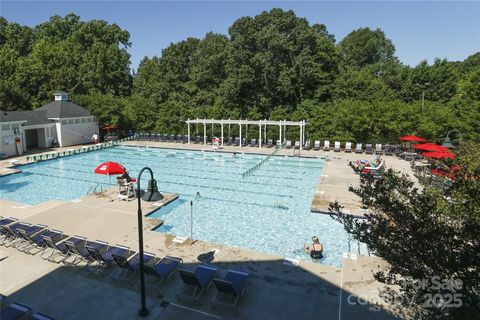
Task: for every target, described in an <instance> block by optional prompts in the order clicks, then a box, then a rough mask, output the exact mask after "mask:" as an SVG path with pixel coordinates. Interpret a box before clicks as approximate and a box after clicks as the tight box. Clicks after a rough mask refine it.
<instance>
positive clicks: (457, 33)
mask: <svg viewBox="0 0 480 320" xmlns="http://www.w3.org/2000/svg"><path fill="white" fill-rule="evenodd" d="M272 8H282V9H284V10H293V11H294V12H295V13H296V15H297V16H299V17H304V18H306V19H307V20H308V21H309V23H310V24H314V23H321V24H324V25H326V26H327V30H328V32H329V33H331V34H333V35H335V39H336V40H337V42H338V41H341V40H342V38H343V37H345V36H346V35H347V34H348V33H350V32H351V31H353V30H355V29H357V28H361V27H369V28H371V29H376V28H380V29H382V30H383V31H384V32H385V34H386V36H387V38H389V39H390V40H392V42H393V44H394V45H395V48H396V55H397V56H398V58H399V59H400V61H401V62H403V63H404V64H406V65H410V66H415V65H417V64H418V63H419V62H420V61H422V60H427V61H428V62H429V63H433V61H434V59H435V58H442V59H443V58H446V59H448V60H452V61H459V60H464V59H465V58H467V57H468V56H470V55H472V54H473V53H476V52H479V51H480V0H475V1H465V2H463V1H425V2H417V1H398V2H397V1H390V0H387V1H383V2H382V1H358V0H357V1H336V2H331V1H296V2H289V1H111V0H103V1H4V0H0V14H1V16H3V17H4V18H6V19H7V20H8V21H9V22H17V23H19V24H22V25H27V26H35V25H37V24H39V23H42V22H44V21H47V20H48V19H49V18H50V17H51V16H53V15H61V16H64V15H66V14H68V13H71V12H73V13H75V14H77V15H79V16H80V17H81V19H82V20H90V19H101V20H105V21H108V22H109V23H116V24H118V25H119V26H120V27H121V28H123V29H126V30H128V31H129V32H130V36H131V37H130V40H131V42H132V46H131V47H130V48H129V49H128V51H129V53H130V54H131V61H132V68H133V69H136V68H137V66H138V63H139V62H140V60H141V59H142V58H143V57H145V56H149V57H151V56H154V55H157V56H159V55H161V52H162V49H163V48H165V47H167V46H168V45H169V44H170V43H175V42H178V41H182V40H184V39H186V38H188V37H197V38H203V37H204V36H205V34H206V33H207V32H209V31H213V32H217V33H221V34H228V28H229V27H230V26H231V25H232V24H233V22H234V21H235V20H237V19H238V18H240V17H243V16H255V15H258V14H260V13H261V12H262V11H265V10H270V9H272Z"/></svg>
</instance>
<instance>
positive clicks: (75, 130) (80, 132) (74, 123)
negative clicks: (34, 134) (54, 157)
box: [57, 117, 98, 147]
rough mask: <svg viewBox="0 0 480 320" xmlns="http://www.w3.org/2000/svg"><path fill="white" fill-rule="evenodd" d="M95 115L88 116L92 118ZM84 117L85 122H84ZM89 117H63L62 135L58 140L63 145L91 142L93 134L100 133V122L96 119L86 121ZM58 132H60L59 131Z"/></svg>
mask: <svg viewBox="0 0 480 320" xmlns="http://www.w3.org/2000/svg"><path fill="white" fill-rule="evenodd" d="M92 118H93V117H88V119H91V120H92ZM82 119H83V120H84V121H85V122H82ZM86 119H87V118H85V117H79V118H70V119H62V120H61V127H60V136H59V139H58V141H59V142H60V145H61V146H62V147H68V146H73V145H76V144H82V143H89V142H90V139H91V138H92V135H93V134H94V133H95V132H96V133H98V124H97V122H96V121H94V120H92V121H91V122H87V121H86ZM57 134H58V133H57Z"/></svg>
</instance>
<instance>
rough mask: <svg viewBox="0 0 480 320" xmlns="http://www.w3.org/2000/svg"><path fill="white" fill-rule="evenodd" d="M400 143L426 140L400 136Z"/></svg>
mask: <svg viewBox="0 0 480 320" xmlns="http://www.w3.org/2000/svg"><path fill="white" fill-rule="evenodd" d="M400 140H402V141H417V142H427V140H425V139H423V138H420V137H417V136H402V137H400Z"/></svg>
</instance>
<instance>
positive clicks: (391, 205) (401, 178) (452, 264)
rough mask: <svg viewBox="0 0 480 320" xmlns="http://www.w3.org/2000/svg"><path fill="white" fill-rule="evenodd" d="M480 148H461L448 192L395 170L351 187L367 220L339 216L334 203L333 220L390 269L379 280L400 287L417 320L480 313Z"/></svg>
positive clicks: (446, 189) (332, 208)
mask: <svg viewBox="0 0 480 320" xmlns="http://www.w3.org/2000/svg"><path fill="white" fill-rule="evenodd" d="M479 150H480V144H478V143H472V142H468V143H467V142H465V143H464V144H462V148H461V150H460V152H459V154H458V156H457V157H456V158H455V160H454V162H453V163H451V164H450V166H451V167H453V166H454V165H455V166H457V168H458V169H457V170H455V171H452V173H453V174H454V176H455V179H454V180H453V181H452V182H451V185H450V186H449V187H448V188H445V189H443V188H438V187H434V186H432V185H422V186H421V187H419V186H418V185H416V184H415V183H414V182H413V181H411V180H410V179H409V178H408V177H407V176H406V175H401V174H400V173H399V172H395V171H393V170H392V169H389V170H388V171H387V172H386V174H385V176H384V179H383V180H382V181H379V182H374V181H373V180H372V179H370V180H368V181H367V182H366V183H364V184H363V185H361V186H360V187H359V188H351V191H352V192H354V193H355V194H357V195H358V196H360V197H361V199H362V202H363V204H364V205H366V206H368V207H369V208H370V209H371V213H370V214H367V215H366V217H365V219H364V220H358V219H355V218H354V217H353V216H351V215H338V214H339V213H340V209H341V207H340V204H338V203H335V204H332V205H331V211H332V212H333V213H335V214H334V215H332V217H333V218H334V219H336V220H339V221H341V222H342V223H343V224H344V227H345V230H346V231H347V232H348V233H350V234H352V236H353V237H354V238H355V239H357V240H359V241H361V242H363V243H365V244H366V245H367V246H368V247H369V249H370V250H371V252H373V253H374V254H376V255H378V256H380V257H382V258H383V259H384V260H386V261H387V262H388V263H389V265H390V268H389V269H388V270H386V271H385V272H380V273H378V274H377V275H376V277H377V279H379V280H380V281H382V282H385V283H388V284H395V285H398V286H399V287H400V288H401V290H400V292H399V293H398V294H400V297H401V298H399V299H397V300H396V301H401V302H402V304H403V305H404V306H407V307H411V308H412V309H413V310H414V311H415V312H416V316H415V318H418V319H420V318H422V319H427V318H428V319H440V318H446V319H473V318H477V317H478V313H479V312H480V295H479V291H478V290H479V284H480V270H479V268H480V254H479V253H480V151H479ZM409 278H413V281H410V280H408V279H409ZM420 281H423V282H422V284H423V285H421V286H419V285H413V283H416V284H418V283H420ZM439 282H441V283H445V284H447V283H448V284H452V283H456V284H459V286H458V287H455V288H452V287H447V286H446V285H442V286H440V287H439V286H438V285H437V283H439ZM391 294H394V292H392V293H391Z"/></svg>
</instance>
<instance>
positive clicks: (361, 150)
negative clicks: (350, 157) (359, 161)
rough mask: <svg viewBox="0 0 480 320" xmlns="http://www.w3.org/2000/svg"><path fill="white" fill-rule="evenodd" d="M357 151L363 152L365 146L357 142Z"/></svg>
mask: <svg viewBox="0 0 480 320" xmlns="http://www.w3.org/2000/svg"><path fill="white" fill-rule="evenodd" d="M355 153H363V146H362V144H361V143H357V146H356V147H355Z"/></svg>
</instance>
